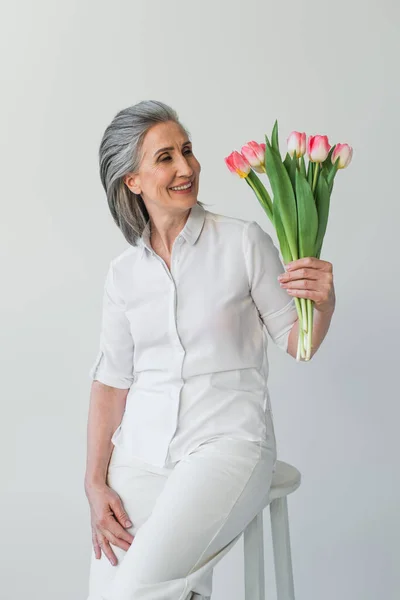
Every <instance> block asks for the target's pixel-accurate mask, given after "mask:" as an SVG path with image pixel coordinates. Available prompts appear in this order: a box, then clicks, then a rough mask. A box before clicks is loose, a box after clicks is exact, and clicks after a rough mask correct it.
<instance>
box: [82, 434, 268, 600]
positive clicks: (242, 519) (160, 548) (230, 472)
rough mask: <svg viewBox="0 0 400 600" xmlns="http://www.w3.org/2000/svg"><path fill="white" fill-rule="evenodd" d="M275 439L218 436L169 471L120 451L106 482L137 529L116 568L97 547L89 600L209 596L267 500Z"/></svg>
mask: <svg viewBox="0 0 400 600" xmlns="http://www.w3.org/2000/svg"><path fill="white" fill-rule="evenodd" d="M275 463H276V446H275V438H274V437H273V436H272V437H271V440H270V441H262V442H251V441H247V440H238V439H231V438H217V439H214V440H210V441H208V442H206V443H203V444H200V445H199V446H198V447H197V448H196V450H195V451H194V452H191V453H190V454H188V455H187V456H185V457H184V458H183V459H181V460H179V461H178V462H176V463H175V464H172V465H171V466H169V465H168V468H165V467H164V468H160V467H156V466H152V465H149V464H147V463H145V462H143V461H141V460H139V459H136V458H132V457H131V456H129V455H127V454H126V452H125V451H123V450H122V449H121V448H119V447H118V446H116V447H115V448H114V450H113V453H112V455H111V460H110V464H109V468H108V485H110V487H111V488H113V489H114V490H115V491H116V492H117V493H118V494H119V496H120V497H121V500H122V503H123V505H124V507H125V510H126V512H127V513H128V516H129V518H130V520H131V521H132V523H133V526H132V527H130V528H129V531H130V533H131V534H132V535H133V536H134V540H133V541H132V543H131V546H130V547H129V549H128V550H127V551H125V550H122V549H121V548H118V547H117V546H114V545H112V548H113V550H114V553H115V555H116V556H117V559H118V564H117V565H116V566H112V565H111V564H110V562H109V560H108V558H106V557H105V556H104V554H102V555H101V558H100V559H96V558H95V556H94V551H93V549H92V558H91V566H90V578H89V597H88V600H195V599H196V600H200V599H204V600H205V599H208V598H210V597H211V591H212V574H213V568H214V566H215V565H216V563H217V562H218V561H219V560H221V558H222V557H223V556H224V555H225V554H226V553H227V552H228V551H229V550H230V549H231V548H232V546H233V545H234V544H235V543H236V542H237V540H238V539H239V538H240V535H241V533H242V532H243V530H244V529H245V527H246V525H247V524H248V523H249V522H250V521H251V520H252V519H253V517H254V516H255V515H257V514H258V512H259V511H260V510H262V509H263V508H264V507H265V506H266V505H267V504H268V503H269V489H270V486H271V480H272V474H273V472H274V470H275Z"/></svg>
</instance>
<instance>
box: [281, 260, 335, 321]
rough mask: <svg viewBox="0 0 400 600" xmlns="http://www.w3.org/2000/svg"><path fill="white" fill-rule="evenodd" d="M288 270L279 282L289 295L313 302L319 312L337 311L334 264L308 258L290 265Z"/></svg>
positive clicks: (287, 266) (287, 267)
mask: <svg viewBox="0 0 400 600" xmlns="http://www.w3.org/2000/svg"><path fill="white" fill-rule="evenodd" d="M286 269H287V271H286V273H283V274H282V275H279V277H278V280H279V282H280V284H281V286H282V287H283V288H284V289H285V290H286V291H287V292H288V294H290V295H291V296H296V297H297V298H309V299H310V300H313V301H314V303H315V308H316V310H318V311H319V312H333V311H334V310H335V303H336V297H335V287H334V284H333V267H332V263H330V262H328V261H326V260H320V259H319V258H315V257H313V256H307V257H305V258H299V259H298V260H294V261H293V262H291V263H288V264H287V265H286Z"/></svg>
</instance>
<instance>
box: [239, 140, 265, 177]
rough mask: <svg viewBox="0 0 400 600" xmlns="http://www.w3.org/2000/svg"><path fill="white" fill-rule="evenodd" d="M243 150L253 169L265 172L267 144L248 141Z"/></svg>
mask: <svg viewBox="0 0 400 600" xmlns="http://www.w3.org/2000/svg"><path fill="white" fill-rule="evenodd" d="M241 152H242V156H244V158H245V159H246V160H247V162H248V163H249V164H250V166H251V168H252V169H254V170H255V171H257V173H265V167H264V160H265V144H258V143H257V142H254V141H252V142H247V144H245V145H244V146H242V150H241Z"/></svg>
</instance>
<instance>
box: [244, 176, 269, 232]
mask: <svg viewBox="0 0 400 600" xmlns="http://www.w3.org/2000/svg"><path fill="white" fill-rule="evenodd" d="M245 180H246V183H248V185H249V186H250V187H251V188H252V190H253V192H254V193H255V195H256V197H257V199H258V201H259V202H260V204H261V206H262V207H263V209H264V210H265V212H266V213H267V216H268V218H269V220H270V221H271V223H273V222H274V221H273V206H272V200H271V198H270V195H269V194H268V192H267V190H266V188H265V186H264V184H263V183H262V181H261V180H260V178H259V177H258V176H257V175H256V173H255V172H254V171H253V170H251V171H250V172H249V174H248V176H247V177H245Z"/></svg>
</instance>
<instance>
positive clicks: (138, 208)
mask: <svg viewBox="0 0 400 600" xmlns="http://www.w3.org/2000/svg"><path fill="white" fill-rule="evenodd" d="M167 121H174V122H175V123H177V124H178V125H179V126H180V127H182V129H183V130H184V131H185V133H186V135H187V136H188V138H189V139H190V133H189V131H188V130H187V128H186V127H184V126H183V125H182V123H181V122H180V121H179V118H178V114H177V113H176V111H175V110H173V109H172V108H171V107H170V106H168V105H167V104H164V103H163V102H159V101H157V100H143V101H142V102H139V103H138V104H135V105H134V106H129V107H128V108H124V109H123V110H121V111H120V112H119V113H117V114H116V116H115V117H114V119H113V120H112V121H111V123H110V125H109V126H108V127H107V129H106V130H105V132H104V135H103V138H102V140H101V143H100V149H99V165H100V178H101V183H102V184H103V188H104V190H105V192H106V195H107V202H108V207H109V209H110V212H111V214H112V216H113V219H114V221H115V222H116V224H117V225H118V227H119V228H120V230H121V231H122V233H123V235H124V237H125V239H126V240H127V241H128V242H129V244H131V245H132V246H136V245H137V243H138V239H139V237H140V236H141V235H142V233H143V230H144V228H145V226H146V223H147V221H148V220H149V213H148V211H147V208H146V206H145V203H144V202H143V199H142V197H141V195H140V194H134V193H133V192H132V191H131V190H130V189H129V188H128V186H127V185H126V184H125V183H124V181H123V178H124V176H125V175H126V174H127V173H130V172H133V173H135V172H137V171H138V169H139V165H140V162H141V158H142V155H141V150H142V145H143V140H144V137H145V135H146V133H147V131H148V130H149V129H150V128H151V127H152V126H153V125H155V124H156V123H165V122H167ZM198 204H201V205H202V206H203V204H202V203H201V202H199V201H198Z"/></svg>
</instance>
